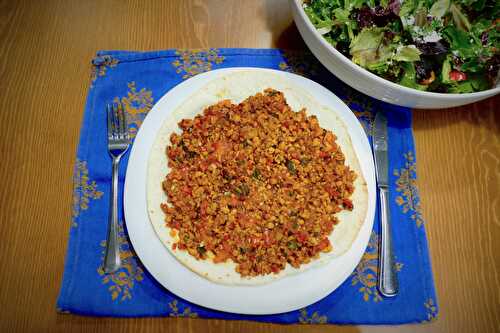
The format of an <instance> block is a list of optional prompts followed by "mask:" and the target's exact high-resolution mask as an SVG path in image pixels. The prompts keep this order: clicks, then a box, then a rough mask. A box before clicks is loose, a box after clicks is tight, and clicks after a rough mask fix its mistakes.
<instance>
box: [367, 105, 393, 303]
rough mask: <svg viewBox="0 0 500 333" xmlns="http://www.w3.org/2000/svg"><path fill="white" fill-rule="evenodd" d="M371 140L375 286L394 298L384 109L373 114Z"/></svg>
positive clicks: (383, 293) (382, 292) (385, 294)
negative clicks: (376, 199) (376, 198)
mask: <svg viewBox="0 0 500 333" xmlns="http://www.w3.org/2000/svg"><path fill="white" fill-rule="evenodd" d="M372 139H373V155H374V159H375V175H376V178H377V187H378V191H379V194H380V241H379V265H378V276H377V280H378V283H377V285H378V289H379V291H380V293H381V294H382V295H383V296H385V297H393V296H396V295H397V294H398V289H399V284H398V277H397V275H396V269H395V262H394V254H393V251H392V230H391V216H390V212H389V158H388V137H387V117H386V115H385V113H384V112H383V111H379V112H377V114H376V115H375V121H374V124H373V133H372Z"/></svg>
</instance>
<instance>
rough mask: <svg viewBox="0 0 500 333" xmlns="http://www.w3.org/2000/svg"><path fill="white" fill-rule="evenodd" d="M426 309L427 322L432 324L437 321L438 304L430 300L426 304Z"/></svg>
mask: <svg viewBox="0 0 500 333" xmlns="http://www.w3.org/2000/svg"><path fill="white" fill-rule="evenodd" d="M424 307H425V310H426V312H427V320H426V321H428V322H430V321H434V320H436V319H437V314H438V309H437V305H436V302H435V301H434V300H433V299H432V298H429V299H427V300H426V301H425V302H424Z"/></svg>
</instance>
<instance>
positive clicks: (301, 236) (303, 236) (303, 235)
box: [297, 231, 309, 243]
mask: <svg viewBox="0 0 500 333" xmlns="http://www.w3.org/2000/svg"><path fill="white" fill-rule="evenodd" d="M308 238H309V234H308V233H307V232H305V231H299V232H298V233H297V240H298V241H299V242H301V243H304V242H305V241H307V239H308Z"/></svg>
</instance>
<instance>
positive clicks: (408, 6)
mask: <svg viewBox="0 0 500 333" xmlns="http://www.w3.org/2000/svg"><path fill="white" fill-rule="evenodd" d="M416 8H417V0H405V1H403V2H402V4H401V9H400V10H399V16H401V17H404V16H409V15H411V14H413V12H414V11H415V9H416Z"/></svg>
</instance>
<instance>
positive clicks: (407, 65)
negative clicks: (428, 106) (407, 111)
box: [399, 62, 427, 90]
mask: <svg viewBox="0 0 500 333" xmlns="http://www.w3.org/2000/svg"><path fill="white" fill-rule="evenodd" d="M401 67H402V68H403V70H404V74H403V76H402V78H401V80H400V81H399V84H401V85H403V86H405V87H409V88H413V89H417V90H427V86H424V85H421V84H418V83H417V74H416V72H415V65H414V64H413V63H412V62H404V63H402V66H401Z"/></svg>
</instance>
